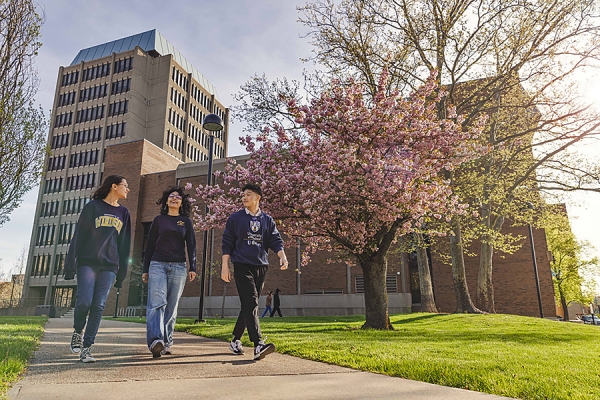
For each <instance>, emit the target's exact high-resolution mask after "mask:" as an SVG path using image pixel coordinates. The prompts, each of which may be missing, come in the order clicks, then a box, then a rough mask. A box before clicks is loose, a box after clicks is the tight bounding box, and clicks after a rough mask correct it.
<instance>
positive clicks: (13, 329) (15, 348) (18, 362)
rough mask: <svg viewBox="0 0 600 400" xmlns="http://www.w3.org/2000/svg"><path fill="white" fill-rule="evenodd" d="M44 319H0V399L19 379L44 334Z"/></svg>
mask: <svg viewBox="0 0 600 400" xmlns="http://www.w3.org/2000/svg"><path fill="white" fill-rule="evenodd" d="M46 320H47V318H46V317H0V360H1V362H0V398H6V396H7V392H8V389H9V388H10V385H11V384H12V383H13V382H15V381H17V380H18V379H19V375H20V374H21V373H22V372H23V371H24V370H25V368H26V367H27V365H28V361H29V359H30V358H31V356H32V355H33V352H34V351H35V350H36V349H37V348H38V346H39V344H40V339H41V338H42V335H43V334H44V324H45V323H46Z"/></svg>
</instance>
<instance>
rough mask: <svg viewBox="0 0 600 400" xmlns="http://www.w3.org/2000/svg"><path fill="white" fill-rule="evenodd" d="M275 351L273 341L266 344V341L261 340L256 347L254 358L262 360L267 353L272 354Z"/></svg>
mask: <svg viewBox="0 0 600 400" xmlns="http://www.w3.org/2000/svg"><path fill="white" fill-rule="evenodd" d="M274 351H275V345H274V344H273V343H269V344H265V343H264V342H260V343H258V345H257V346H256V347H254V359H255V360H262V359H263V358H265V356H266V355H267V354H271V353H272V352H274Z"/></svg>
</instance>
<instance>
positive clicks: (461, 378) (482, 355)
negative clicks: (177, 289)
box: [176, 313, 600, 400]
mask: <svg viewBox="0 0 600 400" xmlns="http://www.w3.org/2000/svg"><path fill="white" fill-rule="evenodd" d="M391 321H392V323H393V325H394V328H395V330H394V331H386V332H382V331H375V330H362V329H360V326H361V325H362V324H363V322H364V317H362V316H351V317H290V318H265V319H262V320H261V327H262V330H263V335H268V336H269V338H268V340H269V341H272V342H273V343H275V344H276V346H277V351H279V352H281V353H286V354H290V355H293V356H298V357H302V358H307V359H311V360H316V361H322V362H327V363H331V364H337V365H342V366H346V367H350V368H355V369H359V370H364V371H372V372H378V373H382V374H386V375H391V376H397V377H402V378H408V379H414V380H418V381H423V382H430V383H435V384H438V385H445V386H452V387H458V388H465V389H469V390H476V391H480V392H486V393H493V394H498V395H503V396H508V397H516V398H523V399H570V400H574V399H600V327H596V326H591V325H578V324H573V323H565V322H555V321H549V320H542V319H539V318H529V317H519V316H514V315H466V314H424V313H415V314H401V315H394V316H392V317H391ZM193 322H194V321H193V319H181V318H180V319H179V320H178V321H177V326H176V329H177V330H179V331H184V332H189V333H192V334H195V335H201V336H205V337H211V338H217V339H222V340H231V331H232V329H233V324H234V322H235V321H234V320H233V319H209V320H208V321H207V322H206V323H204V324H200V325H194V323H193ZM243 342H244V344H245V345H247V346H250V345H251V344H250V342H249V341H248V337H247V336H246V335H245V336H244V338H243Z"/></svg>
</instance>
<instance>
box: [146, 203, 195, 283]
mask: <svg viewBox="0 0 600 400" xmlns="http://www.w3.org/2000/svg"><path fill="white" fill-rule="evenodd" d="M186 247H187V255H188V260H189V262H190V269H189V270H190V272H192V271H193V272H196V235H195V234H194V224H193V223H192V220H191V219H190V218H189V217H186V216H184V215H178V216H171V215H163V214H161V215H157V216H156V217H154V221H152V226H151V227H150V233H149V234H148V242H147V244H146V251H145V253H144V267H143V271H142V272H143V273H147V272H148V269H149V268H150V261H164V262H185V253H186V251H185V250H186Z"/></svg>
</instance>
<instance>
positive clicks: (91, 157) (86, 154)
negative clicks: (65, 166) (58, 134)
mask: <svg viewBox="0 0 600 400" xmlns="http://www.w3.org/2000/svg"><path fill="white" fill-rule="evenodd" d="M98 154H99V151H98V150H97V149H96V150H89V151H82V152H79V153H74V154H71V158H70V160H69V167H70V168H75V167H83V166H86V165H94V164H97V163H98ZM67 185H68V184H67Z"/></svg>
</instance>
